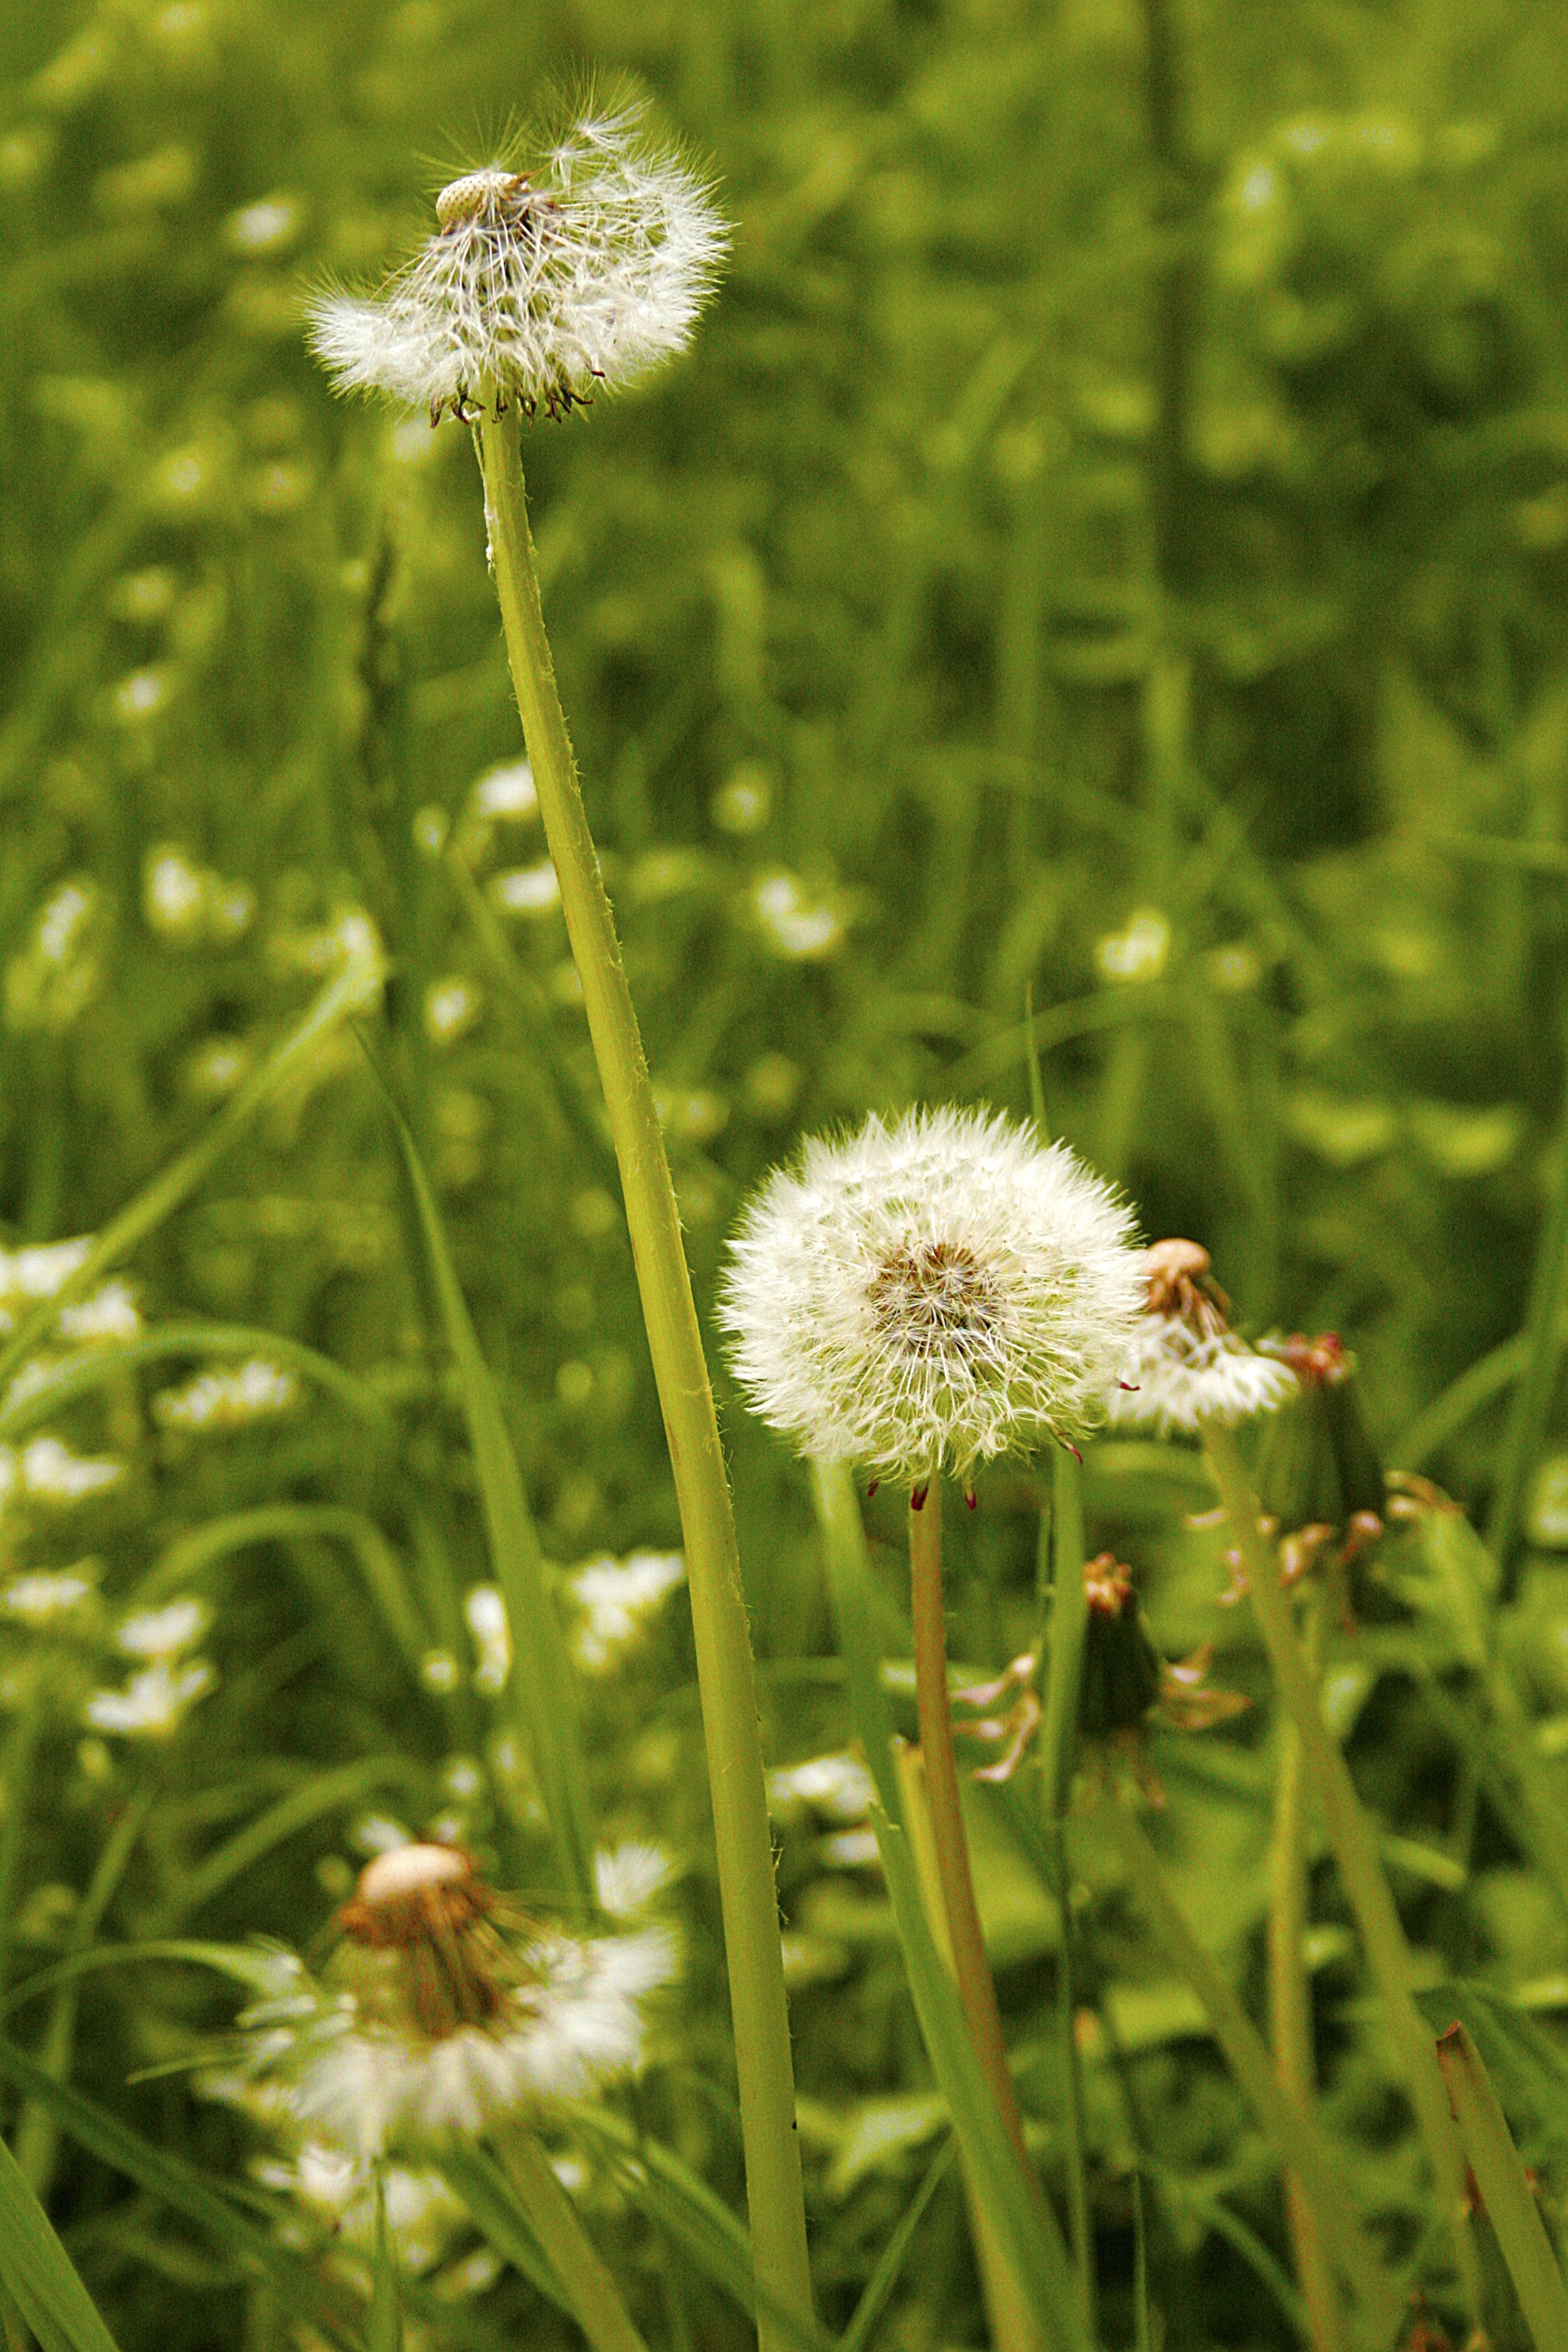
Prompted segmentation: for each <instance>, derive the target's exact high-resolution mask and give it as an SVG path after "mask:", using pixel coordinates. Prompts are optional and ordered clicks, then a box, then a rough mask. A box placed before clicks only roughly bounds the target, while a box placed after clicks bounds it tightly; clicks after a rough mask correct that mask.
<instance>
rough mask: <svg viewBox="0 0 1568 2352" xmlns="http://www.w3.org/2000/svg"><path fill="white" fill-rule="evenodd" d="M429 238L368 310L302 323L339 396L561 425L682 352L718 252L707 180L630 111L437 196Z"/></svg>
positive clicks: (330, 301) (336, 301)
mask: <svg viewBox="0 0 1568 2352" xmlns="http://www.w3.org/2000/svg"><path fill="white" fill-rule="evenodd" d="M436 215H437V221H438V223H439V226H438V228H437V232H436V235H435V236H433V237H431V238H430V239H429V241H428V243H427V244H426V246H425V247H423V249H422V250H421V252H420V253H419V254H418V255H417V256H416V258H415V259H414V260H413V261H412V262H410V263H409V265H408V267H407V268H405V269H404V270H403V271H402V272H401V273H400V275H399V276H397V277H396V278H394V279H393V280H392V282H391V284H390V285H389V286H388V287H386V288H385V289H384V291H383V292H382V293H381V295H379V296H378V297H377V298H376V299H374V300H366V299H360V298H358V297H355V296H352V295H347V294H341V293H333V294H329V295H326V296H324V297H323V298H322V299H321V300H319V301H318V302H317V303H316V304H315V306H314V308H313V310H312V312H311V318H310V334H311V341H312V342H313V344H314V346H315V349H316V351H317V352H318V354H319V355H320V357H321V360H322V361H323V362H325V364H326V366H327V368H328V370H329V372H330V373H331V377H332V380H333V383H335V384H336V386H337V388H338V389H339V391H341V392H370V391H379V392H387V393H391V394H393V395H394V397H395V398H396V399H398V400H402V401H405V402H407V403H408V404H410V405H412V406H418V407H427V408H428V409H429V412H430V415H431V418H432V420H433V421H434V420H436V419H438V418H439V416H440V415H441V414H442V412H443V410H444V409H446V408H447V407H450V408H451V409H452V410H453V412H454V414H456V415H458V416H462V415H464V414H465V413H466V407H467V404H468V402H469V401H475V402H482V403H486V404H489V403H494V404H497V406H498V407H499V406H502V405H505V404H509V403H510V402H512V401H515V402H517V403H518V404H519V405H520V406H521V408H522V409H523V410H524V411H525V413H526V414H528V415H532V414H533V412H534V410H535V409H536V408H543V409H544V410H545V411H546V412H547V413H548V414H550V415H558V414H560V413H562V412H563V411H565V410H569V409H570V408H571V407H572V406H573V405H574V404H575V403H576V402H578V401H581V400H585V399H587V398H588V397H589V396H590V395H591V394H593V392H594V391H595V388H596V387H597V386H599V385H605V386H614V385H617V384H623V383H630V382H631V381H632V380H633V379H634V378H636V377H637V376H639V375H641V374H643V373H645V372H646V371H647V369H648V368H650V367H654V366H656V365H657V364H658V362H659V361H660V360H663V359H667V358H668V357H669V356H670V355H671V354H672V353H673V352H678V351H679V350H680V349H681V348H682V346H683V345H684V344H685V342H686V341H687V339H688V338H689V334H690V332H691V329H692V326H693V324H694V323H695V321H696V319H697V315H698V312H699V311H700V309H701V308H702V305H703V302H704V301H705V300H706V299H707V297H708V294H709V291H710V288H711V286H712V283H713V278H714V274H715V272H716V270H717V268H718V264H719V260H720V257H721V255H722V253H723V250H724V246H725V242H726V238H725V231H724V226H723V223H722V222H721V219H720V217H719V215H718V213H717V212H716V211H715V209H714V206H713V203H712V200H711V198H710V194H709V193H708V191H707V189H706V188H705V187H704V186H703V184H702V183H701V182H700V180H699V179H698V178H697V177H696V175H695V174H694V173H692V172H691V171H690V170H689V168H688V167H687V165H686V164H685V163H683V162H682V161H681V160H680V158H679V155H677V154H676V153H674V152H672V151H670V150H668V149H666V148H661V147H659V146H658V145H656V144H653V143H651V142H649V141H648V140H647V138H646V137H645V136H644V135H643V133H642V131H641V128H640V125H639V123H638V121H637V116H636V114H635V113H625V112H623V113H619V114H611V115H605V116H593V115H589V116H586V117H584V119H583V120H582V121H579V122H577V123H575V124H574V127H573V128H572V130H571V131H568V132H567V134H566V136H565V137H564V138H563V140H561V141H560V142H558V144H556V145H555V146H554V147H553V148H552V149H551V150H550V152H549V153H548V154H547V156H546V157H545V159H544V163H543V167H542V169H541V170H539V171H538V172H535V173H528V174H524V173H521V172H518V171H515V170H513V169H512V168H511V166H510V164H504V163H494V164H490V165H489V166H487V167H486V169H484V170H483V171H479V172H470V173H467V174H466V175H465V176H464V177H463V178H462V179H459V180H454V181H453V182H452V183H451V184H450V186H448V187H446V188H443V190H442V191H441V194H440V195H439V196H438V197H437V201H436Z"/></svg>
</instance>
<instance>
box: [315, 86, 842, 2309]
mask: <svg viewBox="0 0 1568 2352" xmlns="http://www.w3.org/2000/svg"><path fill="white" fill-rule="evenodd" d="M436 214H437V233H436V236H434V237H433V238H432V239H431V240H430V241H429V243H428V244H427V245H426V247H425V249H424V251H423V252H422V253H421V254H420V255H419V256H418V257H416V260H415V261H414V262H413V263H412V264H411V265H410V267H409V268H408V269H407V270H405V272H404V273H403V275H402V276H401V277H400V278H397V279H395V281H394V282H393V284H392V285H391V286H390V287H388V288H387V289H385V291H384V295H383V296H382V297H381V298H380V299H379V300H378V301H375V302H371V303H366V302H364V301H363V300H360V299H357V298H354V297H351V296H345V295H341V294H333V295H330V296H328V297H326V298H324V299H322V300H321V301H320V302H319V303H318V304H317V306H316V308H315V311H314V314H313V319H312V332H313V336H314V340H315V343H316V348H317V350H318V351H319V352H320V353H321V356H322V358H323V359H324V361H325V362H326V364H327V365H328V367H329V369H330V370H331V373H332V374H333V376H334V378H335V380H336V382H337V383H338V385H339V386H340V388H341V389H342V390H344V391H351V390H367V391H369V390H379V391H383V392H385V393H388V394H391V395H392V396H393V397H395V398H396V399H400V400H402V401H404V402H405V403H408V404H417V405H423V406H425V407H426V408H427V410H428V412H429V414H430V415H431V416H432V417H433V418H435V419H437V421H438V420H439V418H440V417H441V416H442V415H445V414H447V413H450V414H452V415H455V416H457V417H458V418H459V419H462V420H467V421H471V422H473V423H474V424H475V425H476V437H477V440H478V444H479V467H480V472H481V475H482V477H483V481H484V492H485V519H486V522H487V525H488V527H489V554H490V562H491V565H492V567H493V571H494V576H495V583H496V593H497V597H498V599H499V601H500V610H501V622H502V625H503V628H504V630H505V634H506V642H507V652H508V656H509V657H510V664H511V675H512V684H513V687H514V688H515V690H516V694H517V702H518V709H519V712H520V714H521V719H522V730H523V737H524V745H525V749H526V751H527V754H528V760H529V765H530V768H531V773H532V778H533V783H534V789H535V791H536V793H537V794H538V802H539V813H540V815H541V817H542V820H543V824H544V832H545V841H546V845H547V846H548V848H549V852H550V856H551V862H552V865H553V866H554V869H555V873H556V877H557V879H558V881H559V885H560V894H561V911H562V914H563V917H564V919H565V922H566V929H567V934H568V937H569V938H570V940H571V943H572V952H573V956H574V961H575V962H576V966H577V971H578V975H579V977H580V979H581V982H582V985H583V1005H584V1013H586V1016H587V1021H588V1030H589V1034H590V1036H591V1038H592V1040H593V1045H594V1051H595V1057H596V1059H597V1062H598V1066H599V1075H600V1079H601V1082H602V1084H603V1086H604V1090H605V1109H606V1111H607V1113H608V1117H609V1126H610V1132H611V1137H612V1139H613V1141H614V1144H615V1150H616V1160H617V1162H618V1164H619V1168H620V1172H621V1183H622V1190H623V1193H624V1197H625V1203H626V1225H627V1230H628V1233H629V1234H630V1236H631V1243H632V1254H633V1257H634V1260H635V1263H636V1266H637V1282H638V1286H639V1289H640V1292H641V1297H642V1307H643V1316H644V1319H645V1322H646V1324H647V1335H648V1348H649V1353H650V1355H651V1357H652V1359H653V1368H654V1376H655V1379H656V1381H657V1382H658V1393H659V1402H660V1405H661V1407H662V1409H663V1413H664V1419H665V1425H666V1428H667V1430H668V1435H669V1444H670V1459H671V1465H672V1468H673V1471H674V1475H675V1486H676V1496H677V1500H678V1502H679V1508H680V1516H681V1524H682V1528H683V1532H684V1536H685V1554H686V1561H687V1573H688V1579H689V1586H690V1592H691V1618H692V1633H693V1636H694V1643H695V1648H696V1653H697V1673H698V1682H699V1686H700V1692H701V1698H702V1717H703V1728H704V1734H705V1738H706V1741H707V1748H708V1765H709V1779H710V1786H711V1789H712V1797H713V1827H714V1842H715V1847H716V1853H717V1862H718V1874H719V1891H720V1898H721V1906H722V1910H723V1917H724V1939H725V1952H726V1958H727V1961H728V1967H729V1977H730V2006H731V2021H732V2024H733V2028H734V2036H735V2053H736V2071H737V2078H738V2087H739V2092H740V2107H741V2126H742V2138H743V2141H744V2147H745V2159H746V2197H747V2204H748V2208H749V2212H750V2220H751V2229H752V2252H753V2257H754V2261H755V2266H756V2274H757V2281H758V2284H759V2287H760V2288H761V2289H763V2297H762V2298H760V2299H762V2300H764V2301H766V2299H767V2298H770V2297H771V2298H772V2301H773V2304H775V2305H776V2304H782V2305H784V2308H785V2309H786V2310H787V2311H789V2312H791V2313H793V2314H794V2315H795V2316H796V2318H797V2319H803V2320H804V2319H805V2318H808V2317H809V2315H810V2310H811V2277H810V2267H809V2263H808V2260H807V2254H806V2240H805V2200H804V2194H803V2189H802V2184H801V2169H800V2147H799V2141H798V2137H797V2135H796V2130H795V2081H794V2069H793V2066H792V2063H791V2058H790V2046H789V2019H788V2011H787V2009H786V2006H785V1999H784V1964H783V1957H782V1952H781V1948H780V1943H779V1932H778V1903H777V1895H776V1891H775V1887H774V1883H773V1846H772V1842H771V1838H770V1835H769V1830H768V1817H767V1801H766V1798H765V1795H764V1791H763V1757H762V1743H761V1737H760V1733H759V1730H758V1724H757V1704H756V1687H755V1674H754V1671H753V1667H752V1652H751V1641H750V1636H749V1633H748V1631H747V1626H746V1615H745V1606H744V1602H743V1600H742V1591H741V1576H740V1559H739V1553H738V1550H737V1547H736V1541H735V1528H734V1516H733V1512H732V1510H731V1503H730V1493H729V1486H728V1483H727V1480H726V1476H725V1471H724V1458H723V1453H722V1449H721V1445H720V1442H719V1424H718V1419H717V1416H716V1414H715V1412H714V1409H713V1398H712V1391H711V1389H710V1383H709V1379H708V1368H707V1364H706V1362H705V1360H704V1358H703V1353H702V1341H701V1336H700V1331H699V1328H698V1323H697V1313H696V1308H695V1306H694V1304H693V1301H692V1296H691V1281H690V1276H689V1270H688V1268H687V1264H686V1257H685V1253H684V1249H683V1246H682V1243H681V1238H680V1219H679V1213H678V1211H677V1208H676V1202H675V1189H674V1186H673V1184H672V1182H671V1181H670V1174H669V1164H668V1160H667V1158H666V1156H665V1150H664V1141H663V1138H662V1135H661V1133H660V1130H659V1122H658V1109H657V1107H656V1105H655V1102H654V1096H653V1087H652V1085H651V1083H650V1081H649V1077H648V1072H647V1061H646V1059H645V1056H644V1054H643V1048H642V1038H641V1034H640V1033H639V1031H638V1027H637V1014H636V1013H635V1011H634V1009H633V1006H632V1001H631V995H630V992H629V990H628V989H627V986H626V973H625V971H624V968H623V966H622V962H621V953H620V944H619V941H618V940H617V939H616V927H615V919H614V917H613V916H612V914H611V911H610V904H609V900H608V898H607V897H606V896H605V887H604V881H603V877H601V874H600V871H599V864H598V857H597V855H596V852H595V846H594V841H593V836H592V835H591V833H590V832H589V829H588V821H587V815H586V813H585V811H584V805H583V796H582V791H581V788H580V786H579V783H578V780H577V768H576V761H575V760H574V755H573V751H572V744H571V740H570V738H569V736H568V734H567V731H566V721H565V718H564V715H563V711H562V709H561V699H560V695H559V693H558V691H557V688H556V684H555V671H554V665H553V662H552V658H551V653H550V645H549V640H548V638H547V636H546V635H545V629H544V615H543V610H542V604H541V601H540V593H539V572H538V565H537V563H536V562H535V558H534V551H533V541H532V538H531V533H530V530H529V527H528V508H527V499H526V496H525V492H524V487H523V475H522V461H521V452H520V447H519V439H518V434H517V427H516V412H517V411H519V410H521V412H522V414H523V415H527V416H532V415H535V414H536V413H537V412H538V411H539V410H540V409H543V411H544V412H545V414H546V415H551V416H559V415H563V414H567V413H569V412H570V411H571V410H572V409H573V408H574V407H575V406H577V405H578V404H580V403H581V402H582V401H583V400H584V398H585V397H586V396H587V394H588V393H589V392H590V390H591V389H592V388H595V387H597V386H598V385H600V384H603V385H604V386H605V387H606V388H611V389H613V388H615V387H616V386H617V385H620V384H624V383H628V382H630V381H632V380H634V379H635V378H637V376H640V375H641V374H642V373H644V371H645V370H647V368H649V367H651V366H652V365H653V364H654V363H655V362H657V361H658V360H660V359H663V358H665V357H668V356H669V355H670V354H672V353H673V352H676V351H678V350H679V348H680V347H681V345H682V344H683V343H684V342H685V341H686V339H687V336H688V334H689V331H690V328H691V325H692V322H693V320H695V318H696V316H697V313H698V311H699V310H700V308H701V305H702V302H703V300H704V299H705V298H706V296H707V294H708V292H709V290H710V286H711V284H712V280H713V276H714V272H715V269H716V267H717V264H718V260H719V257H720V255H721V252H722V250H723V247H724V243H725V231H724V228H723V225H722V223H721V220H720V218H719V215H718V214H717V212H716V211H715V209H714V207H713V205H712V204H711V202H710V199H709V196H708V194H707V193H706V191H705V190H704V188H703V187H702V184H701V183H700V180H698V178H697V177H696V176H695V174H693V173H691V172H689V170H688V168H687V167H686V166H685V164H684V163H681V162H680V161H679V158H678V157H676V156H674V155H672V154H671V153H670V152H668V151H667V150H660V149H658V148H657V147H655V146H653V145H651V144H650V143H649V142H647V141H646V140H645V139H644V138H643V135H642V132H641V130H640V126H639V125H638V123H637V120H636V118H635V117H634V116H632V115H628V114H626V113H620V114H616V115H609V116H600V115H587V116H584V118H583V119H582V120H581V121H578V123H577V124H576V125H575V126H574V129H573V130H572V131H570V132H568V134H567V135H566V137H565V138H564V139H563V140H561V141H559V142H556V143H555V144H554V145H552V147H551V148H550V149H549V150H548V152H546V153H545V154H544V156H543V157H542V163H541V166H540V168H539V169H538V170H537V171H535V172H533V173H520V172H518V171H516V170H515V169H513V168H512V166H511V165H510V163H505V164H501V163H497V164H492V165H489V166H487V167H486V168H485V169H483V170H481V171H479V172H476V173H468V174H466V175H465V176H464V177H463V178H462V179H460V180H456V181H453V182H452V183H451V184H450V185H449V186H448V187H447V188H445V189H444V190H443V191H442V193H441V195H440V196H439V198H438V199H437V207H436ZM758 2333H759V2336H760V2339H761V2342H762V2344H763V2352H774V2347H781V2352H782V2347H783V2346H784V2345H785V2344H786V2343H790V2342H793V2340H794V2337H793V2335H792V2334H791V2332H790V2331H789V2330H788V2329H787V2328H784V2327H783V2326H781V2325H780V2323H778V2322H777V2321H775V2320H774V2319H773V2317H772V2315H771V2314H770V2315H766V2316H764V2317H763V2319H762V2321H761V2322H760V2325H759V2330H758Z"/></svg>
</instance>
